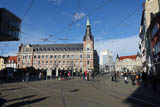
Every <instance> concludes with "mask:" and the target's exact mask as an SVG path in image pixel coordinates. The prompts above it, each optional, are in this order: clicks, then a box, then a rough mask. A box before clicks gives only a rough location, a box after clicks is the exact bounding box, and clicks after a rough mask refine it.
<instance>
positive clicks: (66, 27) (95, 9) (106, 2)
mask: <svg viewBox="0 0 160 107" xmlns="http://www.w3.org/2000/svg"><path fill="white" fill-rule="evenodd" d="M111 1H113V0H107V1H105V2H104V3H103V4H101V5H99V6H97V7H96V8H94V9H93V10H91V11H90V12H89V13H88V14H86V15H85V16H84V17H81V18H79V19H77V20H76V21H74V22H72V23H70V24H69V25H67V26H65V27H64V28H63V29H61V30H60V31H58V32H56V33H55V35H58V34H60V33H62V32H64V30H66V29H68V28H69V27H70V26H72V25H73V24H75V23H77V22H79V21H80V20H82V19H84V18H85V17H88V16H89V15H90V14H92V13H94V12H95V11H97V10H98V9H100V8H102V7H104V6H105V5H107V4H109V3H110V2H111Z"/></svg>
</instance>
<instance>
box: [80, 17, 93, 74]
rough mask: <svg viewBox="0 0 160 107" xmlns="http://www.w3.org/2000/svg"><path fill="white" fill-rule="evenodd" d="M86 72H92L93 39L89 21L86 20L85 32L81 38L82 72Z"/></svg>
mask: <svg viewBox="0 0 160 107" xmlns="http://www.w3.org/2000/svg"><path fill="white" fill-rule="evenodd" d="M86 70H94V38H93V35H92V33H91V25H90V23H89V19H87V24H86V32H85V35H84V37H83V72H85V71H86Z"/></svg>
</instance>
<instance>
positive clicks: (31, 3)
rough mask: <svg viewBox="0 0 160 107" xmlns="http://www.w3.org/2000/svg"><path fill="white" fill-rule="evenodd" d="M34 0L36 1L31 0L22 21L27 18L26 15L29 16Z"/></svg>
mask: <svg viewBox="0 0 160 107" xmlns="http://www.w3.org/2000/svg"><path fill="white" fill-rule="evenodd" d="M34 1H35V0H31V2H30V4H29V6H28V8H27V9H26V11H25V12H24V15H23V17H22V21H23V20H24V18H25V17H26V16H27V14H28V13H29V11H30V9H31V7H32V6H33V3H34Z"/></svg>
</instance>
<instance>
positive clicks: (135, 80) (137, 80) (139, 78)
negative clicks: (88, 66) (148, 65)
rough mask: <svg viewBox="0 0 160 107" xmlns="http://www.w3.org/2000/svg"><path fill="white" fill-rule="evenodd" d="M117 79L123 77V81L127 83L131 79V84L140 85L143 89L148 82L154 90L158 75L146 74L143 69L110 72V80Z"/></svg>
mask: <svg viewBox="0 0 160 107" xmlns="http://www.w3.org/2000/svg"><path fill="white" fill-rule="evenodd" d="M119 79H124V83H125V84H128V83H129V82H130V81H131V84H132V85H133V86H135V85H141V87H142V88H143V89H144V88H145V87H146V86H147V84H148V83H149V82H150V84H151V86H152V88H153V90H154V91H156V90H157V83H158V81H159V80H158V77H157V76H154V75H152V74H150V75H148V74H147V73H146V72H144V71H142V72H141V71H138V72H133V71H131V72H116V71H113V72H111V81H115V82H117V81H119Z"/></svg>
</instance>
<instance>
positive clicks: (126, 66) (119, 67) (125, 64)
mask: <svg viewBox="0 0 160 107" xmlns="http://www.w3.org/2000/svg"><path fill="white" fill-rule="evenodd" d="M138 66H142V60H141V57H140V56H139V55H132V56H120V57H119V56H118V55H117V58H116V61H115V67H116V71H127V70H129V71H134V67H138Z"/></svg>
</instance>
